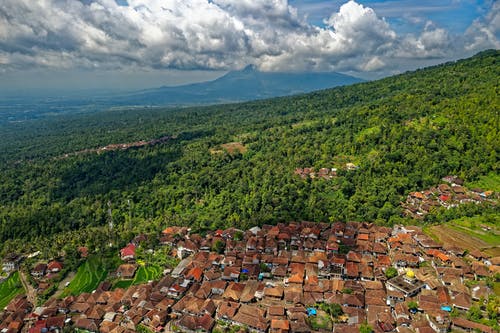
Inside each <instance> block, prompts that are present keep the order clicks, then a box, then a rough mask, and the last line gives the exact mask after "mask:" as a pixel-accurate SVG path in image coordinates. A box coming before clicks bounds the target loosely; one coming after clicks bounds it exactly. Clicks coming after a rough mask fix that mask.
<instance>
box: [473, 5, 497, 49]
mask: <svg viewBox="0 0 500 333" xmlns="http://www.w3.org/2000/svg"><path fill="white" fill-rule="evenodd" d="M499 36H500V2H494V3H493V6H492V8H491V11H490V12H489V13H488V14H487V15H486V16H485V17H484V18H482V19H476V20H475V21H474V22H473V23H472V25H471V26H470V27H469V29H467V31H466V32H465V37H466V39H465V40H466V42H465V48H466V50H469V51H477V50H482V49H486V48H495V49H500V41H499Z"/></svg>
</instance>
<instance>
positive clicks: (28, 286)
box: [19, 270, 36, 306]
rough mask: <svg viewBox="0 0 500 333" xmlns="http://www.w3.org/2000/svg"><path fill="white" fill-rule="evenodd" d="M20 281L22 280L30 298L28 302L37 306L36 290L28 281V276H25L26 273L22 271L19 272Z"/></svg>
mask: <svg viewBox="0 0 500 333" xmlns="http://www.w3.org/2000/svg"><path fill="white" fill-rule="evenodd" d="M19 279H20V280H21V283H22V284H23V287H24V290H26V296H27V298H28V301H29V302H30V303H31V304H33V306H36V291H35V288H33V286H32V285H31V284H29V283H28V281H27V280H26V276H24V272H23V271H22V270H19Z"/></svg>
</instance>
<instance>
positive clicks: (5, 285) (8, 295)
mask: <svg viewBox="0 0 500 333" xmlns="http://www.w3.org/2000/svg"><path fill="white" fill-rule="evenodd" d="M22 293H24V288H23V285H22V283H21V280H20V279H19V272H17V271H16V272H14V273H12V274H11V275H10V276H9V277H8V278H7V280H5V281H4V282H2V283H1V284H0V309H3V308H4V307H6V306H7V304H9V302H10V301H11V300H12V299H13V298H14V297H16V295H19V294H22Z"/></svg>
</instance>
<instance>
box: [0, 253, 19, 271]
mask: <svg viewBox="0 0 500 333" xmlns="http://www.w3.org/2000/svg"><path fill="white" fill-rule="evenodd" d="M21 260H22V257H21V256H20V255H18V254H15V253H10V254H8V255H7V256H5V258H4V260H3V265H2V270H3V271H4V272H6V273H8V272H12V271H15V270H16V269H17V268H18V267H19V263H20V262H21Z"/></svg>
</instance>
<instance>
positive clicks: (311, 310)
mask: <svg viewBox="0 0 500 333" xmlns="http://www.w3.org/2000/svg"><path fill="white" fill-rule="evenodd" d="M316 313H317V311H316V309H315V308H307V315H308V316H315V315H316Z"/></svg>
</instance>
